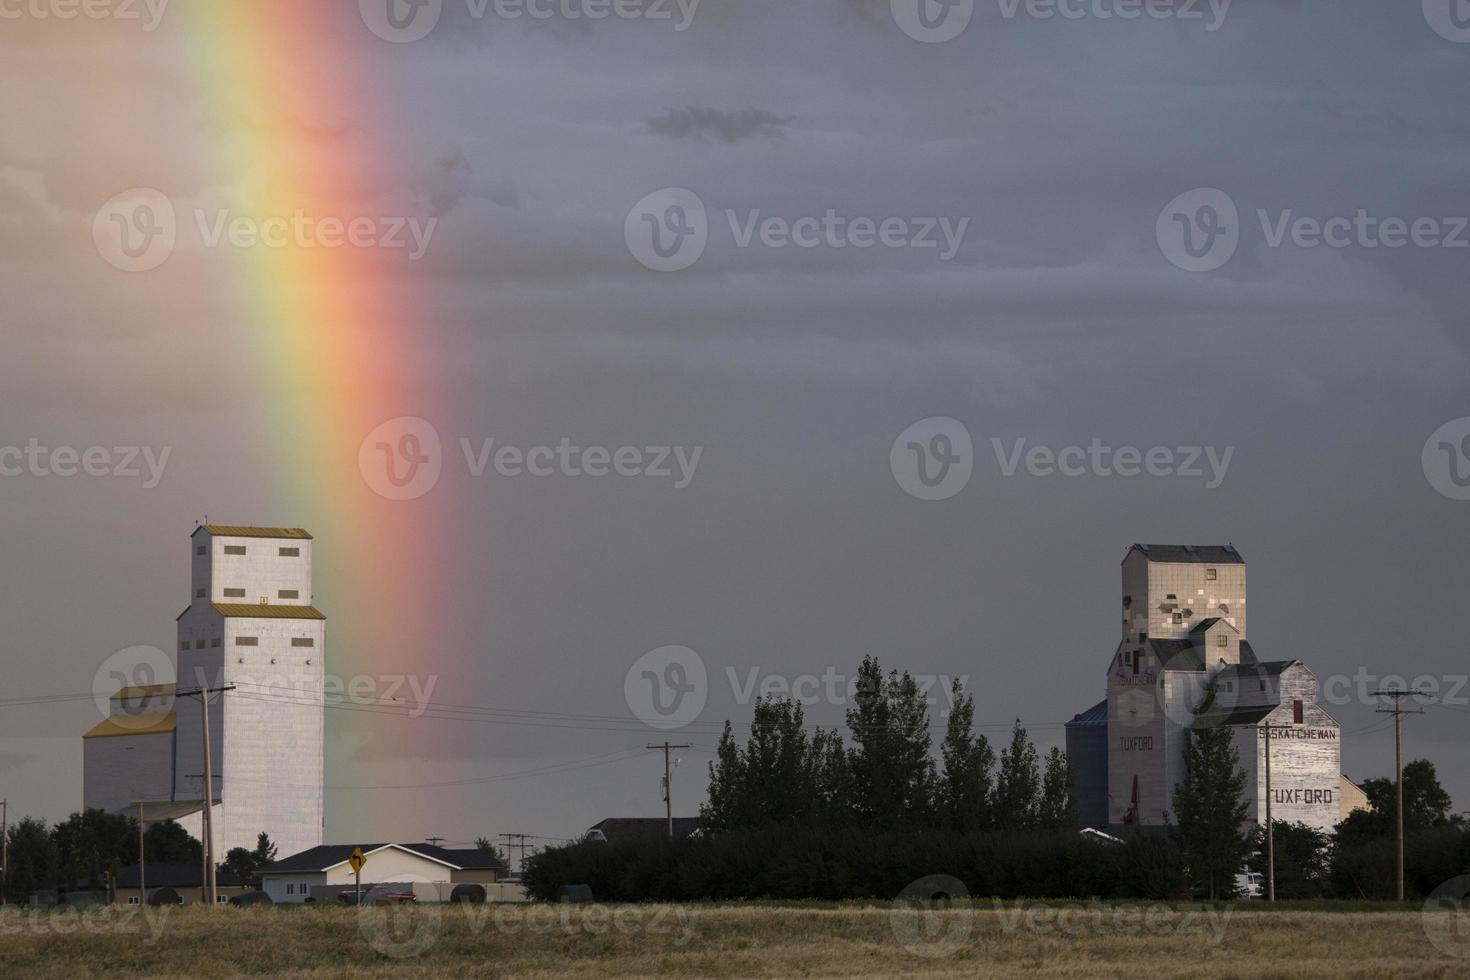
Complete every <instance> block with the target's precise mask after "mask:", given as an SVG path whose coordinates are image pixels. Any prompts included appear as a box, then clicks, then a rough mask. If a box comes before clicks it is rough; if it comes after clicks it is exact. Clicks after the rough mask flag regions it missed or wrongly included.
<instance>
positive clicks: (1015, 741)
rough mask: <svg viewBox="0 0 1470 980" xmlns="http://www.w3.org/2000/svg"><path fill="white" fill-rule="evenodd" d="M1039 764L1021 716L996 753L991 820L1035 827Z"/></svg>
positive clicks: (1003, 825)
mask: <svg viewBox="0 0 1470 980" xmlns="http://www.w3.org/2000/svg"><path fill="white" fill-rule="evenodd" d="M1040 794H1041V765H1040V759H1039V757H1038V756H1037V754H1036V746H1034V745H1032V744H1031V738H1030V736H1028V735H1027V734H1026V729H1024V728H1022V727H1021V719H1019V718H1017V719H1016V724H1015V727H1014V728H1013V729H1012V730H1011V744H1010V745H1009V746H1008V747H1006V748H1004V749H1002V750H1001V753H1000V778H999V779H998V780H997V781H996V786H995V823H996V826H998V827H1001V828H1003V829H1017V828H1023V827H1034V826H1036V824H1037V822H1038V820H1039V817H1040V803H1041V800H1040Z"/></svg>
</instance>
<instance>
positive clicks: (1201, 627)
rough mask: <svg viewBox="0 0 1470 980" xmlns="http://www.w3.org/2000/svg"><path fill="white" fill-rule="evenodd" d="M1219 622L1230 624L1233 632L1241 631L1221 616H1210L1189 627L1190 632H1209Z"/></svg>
mask: <svg viewBox="0 0 1470 980" xmlns="http://www.w3.org/2000/svg"><path fill="white" fill-rule="evenodd" d="M1217 623H1225V625H1226V626H1229V627H1230V630H1231V632H1233V633H1239V632H1240V630H1238V629H1236V628H1235V627H1234V626H1233V625H1231V624H1230V623H1228V622H1226V621H1225V620H1224V619H1222V618H1220V617H1219V616H1210V617H1208V618H1207V619H1202V620H1200V621H1199V622H1198V623H1195V624H1194V625H1193V626H1191V627H1190V628H1189V632H1191V633H1208V632H1209V631H1210V630H1212V629H1214V628H1215V625H1216V624H1217Z"/></svg>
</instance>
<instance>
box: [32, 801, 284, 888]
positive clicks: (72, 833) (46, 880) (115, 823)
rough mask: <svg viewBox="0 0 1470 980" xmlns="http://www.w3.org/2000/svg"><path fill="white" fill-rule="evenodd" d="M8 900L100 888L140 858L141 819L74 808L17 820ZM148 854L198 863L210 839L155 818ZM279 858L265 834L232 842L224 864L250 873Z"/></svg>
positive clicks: (157, 860) (155, 860)
mask: <svg viewBox="0 0 1470 980" xmlns="http://www.w3.org/2000/svg"><path fill="white" fill-rule="evenodd" d="M7 837H8V838H9V841H8V843H9V867H8V869H7V872H6V875H5V884H4V892H5V900H6V901H7V902H10V903H12V904H16V905H21V904H25V903H26V902H28V901H29V900H30V896H31V893H32V892H35V891H43V890H52V891H65V890H69V889H100V888H101V887H103V884H104V882H105V881H106V880H107V878H106V876H107V875H110V874H115V873H116V872H117V871H118V870H119V869H121V868H125V867H129V866H131V865H134V864H137V863H138V820H137V818H136V817H133V816H130V815H127V814H118V813H108V812H107V811H105V810H85V811H83V812H81V813H73V814H72V815H71V816H70V817H68V818H67V819H66V820H65V821H63V822H61V823H58V824H55V825H52V826H47V824H46V822H45V821H43V820H37V819H35V818H33V817H26V818H24V819H23V820H20V821H18V822H16V823H15V824H12V825H11V827H10V828H9V832H8V834H7ZM143 857H144V860H145V861H146V862H147V863H149V864H161V863H164V862H173V863H178V864H187V865H190V866H191V867H198V866H200V865H202V864H203V863H204V845H203V844H201V843H200V842H199V841H198V840H195V839H194V837H193V836H192V835H190V833H189V832H188V831H187V830H185V829H184V828H183V827H181V826H180V825H179V824H177V823H175V822H174V821H172V820H166V821H162V822H159V823H153V824H150V825H149V826H148V829H147V831H146V832H145V833H144V834H143ZM275 858H276V847H275V845H274V844H272V843H271V841H270V838H269V837H267V836H266V835H265V834H261V835H260V836H259V838H258V839H257V841H256V847H255V850H253V851H252V850H249V849H247V848H243V847H237V848H232V849H231V850H230V852H229V853H228V854H227V855H225V860H224V861H222V862H221V863H220V865H219V869H220V870H221V871H223V872H225V873H229V874H236V875H239V876H241V877H249V876H251V875H253V874H254V873H255V871H256V870H257V869H258V868H262V867H264V866H265V865H267V864H269V863H271V862H272V861H274V860H275Z"/></svg>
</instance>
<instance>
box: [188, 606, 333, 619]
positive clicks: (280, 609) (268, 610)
mask: <svg viewBox="0 0 1470 980" xmlns="http://www.w3.org/2000/svg"><path fill="white" fill-rule="evenodd" d="M213 606H214V611H215V612H217V613H219V614H220V615H221V616H224V617H225V618H227V619H326V618H327V617H326V614H325V613H323V612H321V610H319V609H317V608H316V607H315V606H280V605H276V604H274V603H272V604H269V605H263V606H252V605H250V604H249V603H247V602H216V603H213Z"/></svg>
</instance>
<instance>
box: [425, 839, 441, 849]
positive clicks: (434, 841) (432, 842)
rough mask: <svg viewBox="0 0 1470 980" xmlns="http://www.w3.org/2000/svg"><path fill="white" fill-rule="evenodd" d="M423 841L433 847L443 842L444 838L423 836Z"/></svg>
mask: <svg viewBox="0 0 1470 980" xmlns="http://www.w3.org/2000/svg"><path fill="white" fill-rule="evenodd" d="M424 843H425V844H429V845H430V846H433V847H438V846H439V845H440V844H442V843H444V838H443V837H425V838H424Z"/></svg>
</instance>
